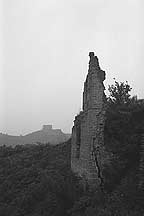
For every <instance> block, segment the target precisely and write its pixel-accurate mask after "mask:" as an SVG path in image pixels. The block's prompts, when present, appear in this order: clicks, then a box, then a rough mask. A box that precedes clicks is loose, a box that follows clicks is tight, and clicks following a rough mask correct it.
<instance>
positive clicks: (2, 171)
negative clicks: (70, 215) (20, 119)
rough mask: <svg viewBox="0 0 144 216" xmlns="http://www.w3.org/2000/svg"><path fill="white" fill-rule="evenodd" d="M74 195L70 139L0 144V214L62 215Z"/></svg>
mask: <svg viewBox="0 0 144 216" xmlns="http://www.w3.org/2000/svg"><path fill="white" fill-rule="evenodd" d="M78 194H79V185H78V184H77V181H76V177H75V176H74V175H73V174H72V173H71V170H70V141H69V142H68V143H65V144H60V145H57V146H50V145H48V144H47V145H27V146H16V147H15V148H12V147H5V146H2V147H0V195H1V196H0V215H2V216H9V215H11V216H22V215H28V216H41V215H46V216H48V215H50V216H57V215H58V216H59V215H62V216H64V215H67V214H66V212H67V209H68V208H70V207H72V204H73V202H74V200H76V199H77V198H78V196H79V195H78Z"/></svg>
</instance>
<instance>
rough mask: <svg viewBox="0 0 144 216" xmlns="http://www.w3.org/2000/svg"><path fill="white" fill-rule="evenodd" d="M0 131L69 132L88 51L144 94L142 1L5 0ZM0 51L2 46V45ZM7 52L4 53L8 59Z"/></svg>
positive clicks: (108, 75) (108, 70) (110, 72)
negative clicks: (50, 127) (48, 126)
mask: <svg viewBox="0 0 144 216" xmlns="http://www.w3.org/2000/svg"><path fill="white" fill-rule="evenodd" d="M1 5H2V7H1V8H2V18H3V19H1V21H2V23H1V24H2V25H1V26H2V28H1V37H0V41H1V45H2V44H3V52H1V53H0V58H1V60H2V61H1V70H0V98H1V100H0V131H1V132H5V133H8V134H15V135H19V134H26V133H29V132H31V131H35V130H39V129H40V128H41V127H42V125H43V124H53V127H54V128H61V129H62V130H63V131H64V132H71V128H72V125H73V120H74V117H75V115H76V114H77V113H78V112H79V111H80V109H81V104H82V91H83V82H84V80H85V77H86V74H87V69H88V61H89V58H88V53H89V51H94V52H95V54H96V55H97V56H98V58H99V62H100V66H101V68H102V69H103V70H105V71H106V81H105V85H106V88H107V86H108V84H111V83H112V82H113V78H114V77H115V78H116V79H117V80H118V81H126V80H128V81H129V83H130V85H131V87H132V88H133V91H132V94H133V95H138V97H139V98H144V85H143V81H144V61H143V59H144V13H143V12H144V1H143V0H129V1H128V0H3V2H2V0H1ZM1 50H2V49H1ZM2 58H3V59H2Z"/></svg>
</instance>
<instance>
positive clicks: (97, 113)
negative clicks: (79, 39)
mask: <svg viewBox="0 0 144 216" xmlns="http://www.w3.org/2000/svg"><path fill="white" fill-rule="evenodd" d="M89 57H90V61H89V69H88V74H87V77H86V81H85V83H84V92H83V111H81V112H80V114H79V115H77V116H76V117H75V120H74V126H73V129H72V149H71V168H72V170H73V171H74V172H75V173H77V175H79V176H81V177H82V178H83V179H85V180H86V181H87V183H88V184H89V185H90V186H94V187H95V186H96V187H97V186H98V185H100V184H102V175H101V160H102V158H101V151H102V149H103V145H104V135H103V131H104V120H105V103H104V101H105V94H104V85H103V81H104V80H105V72H104V71H103V70H101V69H100V66H99V62H98V58H97V57H96V56H95V55H94V53H93V52H90V53H89Z"/></svg>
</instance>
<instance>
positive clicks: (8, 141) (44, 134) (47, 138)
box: [0, 125, 71, 146]
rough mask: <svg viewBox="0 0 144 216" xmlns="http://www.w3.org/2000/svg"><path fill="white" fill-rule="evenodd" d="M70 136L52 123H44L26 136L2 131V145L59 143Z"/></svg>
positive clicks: (0, 134)
mask: <svg viewBox="0 0 144 216" xmlns="http://www.w3.org/2000/svg"><path fill="white" fill-rule="evenodd" d="M70 136H71V135H70V134H65V133H63V132H62V131H61V129H53V128H52V126H51V125H44V126H43V128H42V130H39V131H34V132H32V133H29V134H26V135H24V136H12V135H7V134H3V133H0V145H6V146H9V145H12V146H16V145H25V144H36V143H43V144H46V143H49V144H52V145H57V144H59V143H63V142H66V141H67V140H68V139H69V138H70Z"/></svg>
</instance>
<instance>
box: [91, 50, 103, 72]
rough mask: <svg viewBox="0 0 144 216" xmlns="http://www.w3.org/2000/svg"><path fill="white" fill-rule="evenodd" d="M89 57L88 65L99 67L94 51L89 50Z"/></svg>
mask: <svg viewBox="0 0 144 216" xmlns="http://www.w3.org/2000/svg"><path fill="white" fill-rule="evenodd" d="M89 57H90V61H89V65H90V66H92V67H96V68H97V69H100V66H99V61H98V57H97V56H95V54H94V52H89Z"/></svg>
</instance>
